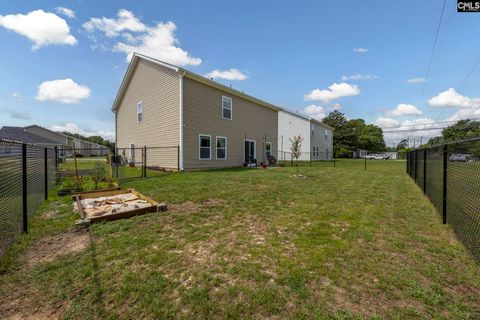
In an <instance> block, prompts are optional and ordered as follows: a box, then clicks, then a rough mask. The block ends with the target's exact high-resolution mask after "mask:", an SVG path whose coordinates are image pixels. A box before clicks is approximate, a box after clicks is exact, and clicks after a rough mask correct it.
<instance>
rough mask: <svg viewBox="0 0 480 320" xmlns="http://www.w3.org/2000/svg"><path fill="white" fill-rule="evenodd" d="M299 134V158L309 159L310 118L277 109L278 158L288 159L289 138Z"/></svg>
mask: <svg viewBox="0 0 480 320" xmlns="http://www.w3.org/2000/svg"><path fill="white" fill-rule="evenodd" d="M298 135H301V136H302V137H303V138H304V140H303V143H302V155H301V156H300V158H299V160H310V155H309V153H308V152H309V151H310V120H309V118H307V117H305V116H303V115H300V114H296V113H293V112H289V111H283V110H279V111H278V160H281V161H283V160H290V157H291V156H290V152H291V151H290V146H291V145H292V143H291V142H290V139H291V138H292V137H293V136H298Z"/></svg>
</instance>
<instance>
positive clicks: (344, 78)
mask: <svg viewBox="0 0 480 320" xmlns="http://www.w3.org/2000/svg"><path fill="white" fill-rule="evenodd" d="M378 78H379V77H378V76H376V75H370V74H360V73H355V74H352V75H349V76H345V75H343V76H342V81H348V80H375V79H378Z"/></svg>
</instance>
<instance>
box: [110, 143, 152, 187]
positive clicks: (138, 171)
mask: <svg viewBox="0 0 480 320" xmlns="http://www.w3.org/2000/svg"><path fill="white" fill-rule="evenodd" d="M144 162H145V148H144V147H143V148H135V147H131V148H116V149H115V155H114V156H113V158H112V173H113V176H114V177H115V178H116V179H117V180H126V179H134V178H142V177H144V176H145V166H144V165H143V164H144Z"/></svg>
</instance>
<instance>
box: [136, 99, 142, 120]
mask: <svg viewBox="0 0 480 320" xmlns="http://www.w3.org/2000/svg"><path fill="white" fill-rule="evenodd" d="M142 121H143V102H142V101H140V102H139V103H137V123H140V122H142Z"/></svg>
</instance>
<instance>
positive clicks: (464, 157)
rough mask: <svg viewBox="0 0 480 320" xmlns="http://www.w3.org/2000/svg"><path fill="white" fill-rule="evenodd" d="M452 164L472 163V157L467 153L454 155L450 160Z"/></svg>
mask: <svg viewBox="0 0 480 320" xmlns="http://www.w3.org/2000/svg"><path fill="white" fill-rule="evenodd" d="M448 160H449V161H450V162H470V161H471V160H470V155H469V154H465V153H453V154H451V155H450V157H449V158H448Z"/></svg>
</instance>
